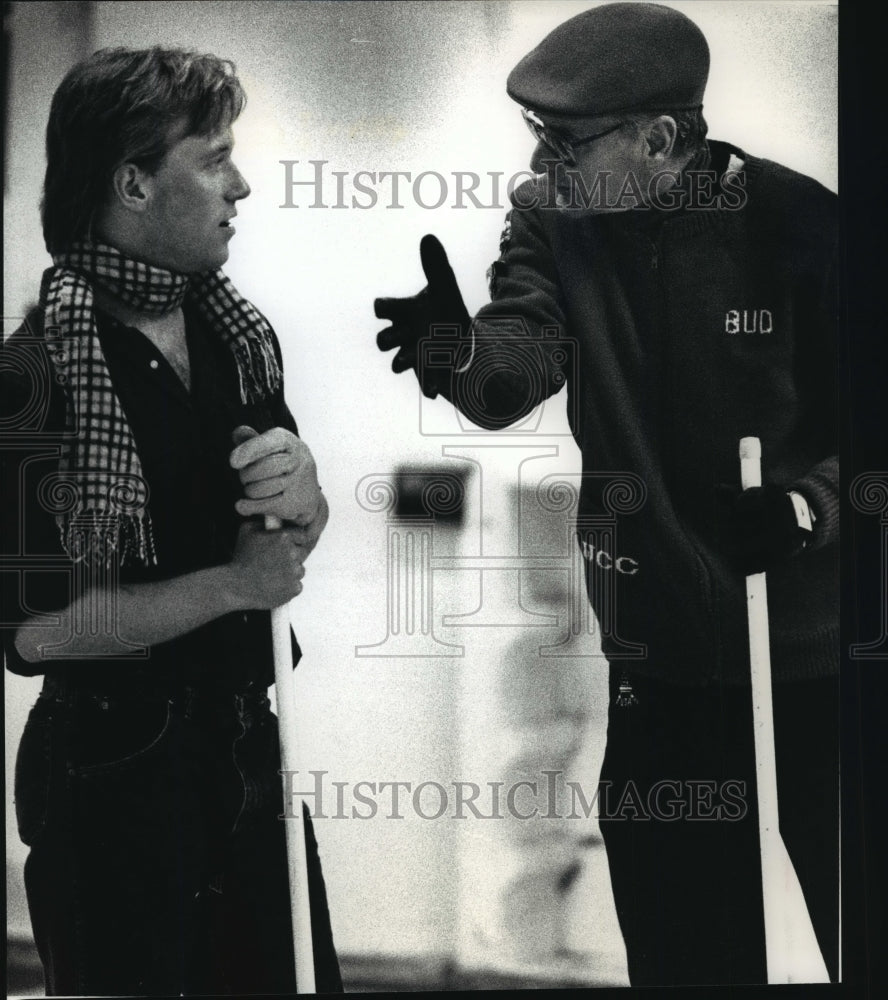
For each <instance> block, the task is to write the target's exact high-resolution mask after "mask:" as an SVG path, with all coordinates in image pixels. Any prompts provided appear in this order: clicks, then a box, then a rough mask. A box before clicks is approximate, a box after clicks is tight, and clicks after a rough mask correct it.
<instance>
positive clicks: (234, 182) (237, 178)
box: [228, 164, 250, 201]
mask: <svg viewBox="0 0 888 1000" xmlns="http://www.w3.org/2000/svg"><path fill="white" fill-rule="evenodd" d="M232 169H233V171H234V175H233V177H232V179H231V186H230V188H229V193H228V197H229V198H230V199H231V201H240V200H241V198H246V197H247V196H248V195H249V193H250V185H249V184H247V181H246V178H245V177H244V175H243V174H242V173H241V172H240V171H239V170H238V169H237V167H235V166H234V164H232Z"/></svg>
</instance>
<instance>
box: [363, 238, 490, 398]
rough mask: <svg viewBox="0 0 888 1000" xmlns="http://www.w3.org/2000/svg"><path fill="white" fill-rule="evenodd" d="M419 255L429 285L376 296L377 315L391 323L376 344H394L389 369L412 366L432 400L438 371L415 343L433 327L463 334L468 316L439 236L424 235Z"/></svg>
mask: <svg viewBox="0 0 888 1000" xmlns="http://www.w3.org/2000/svg"><path fill="white" fill-rule="evenodd" d="M419 256H420V260H421V261H422V269H423V272H424V273H425V276H426V281H427V282H428V284H427V285H426V286H425V288H423V289H422V291H421V292H419V293H418V294H417V295H413V296H411V297H410V298H401V299H395V298H389V299H376V301H375V302H374V304H373V308H374V311H375V313H376V315H377V316H378V317H379V318H380V319H387V320H390V321H391V324H392V325H391V326H389V327H386V328H385V329H384V330H380V332H379V333H378V334H377V336H376V343H377V345H378V347H379V349H380V350H381V351H390V350H391V349H392V348H393V347H397V348H398V353H397V354H396V355H395V357H394V359H393V360H392V371H393V372H395V373H400V372H404V371H407V370H408V369H409V368H413V369H414V371H415V372H416V377H417V378H418V379H419V384H420V387H421V388H422V391H423V393H424V394H425V395H426V396H429V397H431V398H432V399H434V398H435V396H437V395H438V392H439V391H440V382H439V378H440V374H439V378H436V372H435V370H434V368H430V367H429V366H427V365H424V364H423V363H422V359H421V358H420V357H419V356H418V347H417V345H418V342H419V341H420V340H422V339H423V338H426V337H430V336H431V333H432V328H433V327H457V328H458V329H459V331H460V333H461V334H465V332H466V331H467V330H468V328H469V324H470V322H471V317H470V316H469V312H468V310H467V309H466V306H465V303H464V302H463V297H462V294H461V293H460V290H459V286H458V285H457V283H456V277H455V276H454V274H453V269H452V268H451V266H450V263H449V261H448V260H447V254H446V252H445V250H444V247H443V246H441V243H440V241H439V240H438V238H437V237H435V236H431V235H428V236H424V237H423V238H422V240H421V241H420V244H419Z"/></svg>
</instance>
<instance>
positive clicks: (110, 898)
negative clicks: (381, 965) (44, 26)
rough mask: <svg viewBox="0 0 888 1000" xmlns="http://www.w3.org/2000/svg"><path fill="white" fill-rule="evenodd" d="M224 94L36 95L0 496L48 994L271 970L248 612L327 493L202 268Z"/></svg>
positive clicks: (23, 802) (271, 767)
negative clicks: (40, 274)
mask: <svg viewBox="0 0 888 1000" xmlns="http://www.w3.org/2000/svg"><path fill="white" fill-rule="evenodd" d="M243 103H244V93H243V90H242V88H241V85H240V83H239V82H238V79H237V77H236V76H235V73H234V67H233V66H232V64H231V63H229V62H227V61H225V60H220V59H217V58H216V57H214V56H206V55H199V54H196V53H191V52H185V51H181V50H167V49H161V48H153V49H147V50H141V51H135V50H128V49H108V50H103V51H100V52H97V53H96V54H95V55H93V56H92V57H90V58H89V59H87V60H85V61H84V62H82V63H80V64H79V65H77V66H75V67H74V68H73V69H72V70H71V71H70V72H69V73H68V75H67V76H66V77H65V79H64V80H63V81H62V83H61V85H60V86H59V88H58V90H57V91H56V94H55V96H54V99H53V103H52V108H51V111H50V118H49V126H48V130H47V161H48V162H47V171H46V183H45V189H44V199H43V204H42V218H43V229H44V235H45V239H46V246H47V249H48V250H49V252H50V254H51V255H52V260H53V266H52V268H50V269H49V270H48V271H47V272H46V273H45V275H44V278H43V283H42V287H41V290H40V301H39V305H38V307H37V308H36V309H34V310H33V311H32V312H31V314H30V315H29V316H28V318H27V321H26V323H25V324H24V326H23V327H22V328H21V329H20V330H19V331H18V332H17V333H16V334H15V335H13V337H12V338H11V339H10V340H9V341H8V342H7V343H6V344H5V345H4V352H3V353H4V365H3V369H4V371H3V398H4V407H5V408H6V417H7V419H6V421H5V423H4V428H5V433H4V460H5V466H6V467H5V470H4V477H3V478H4V490H5V493H6V495H5V497H4V508H3V509H4V535H5V540H4V553H6V554H7V555H10V554H14V555H15V554H17V555H18V556H19V557H20V558H17V559H16V560H14V561H13V562H12V563H9V564H8V571H7V572H6V573H5V574H4V585H5V591H4V608H5V610H4V621H5V622H9V621H12V622H13V623H15V626H14V628H13V629H11V630H9V633H8V635H7V639H8V640H9V641H8V642H7V643H6V654H7V663H8V666H9V667H10V668H11V669H12V670H14V671H17V672H19V673H25V674H35V673H43V674H44V675H45V677H44V683H43V689H42V691H41V694H40V697H39V699H38V701H37V704H36V705H35V706H34V708H33V710H32V712H31V715H30V717H29V719H28V722H27V726H26V729H25V733H24V736H23V739H22V743H21V747H20V749H19V754H18V759H17V768H16V808H17V815H18V822H19V830H20V834H21V836H22V839H23V840H24V841H25V843H26V844H28V845H29V846H30V848H31V850H30V854H29V856H28V860H27V864H26V870H25V884H26V888H27V893H28V903H29V907H30V911H31V918H32V923H33V928H34V935H35V939H36V942H37V946H38V949H39V952H40V956H41V959H42V961H43V964H44V969H45V974H46V984H47V992H48V993H49V994H51V995H52V994H101V995H116V996H119V995H124V994H169V995H180V994H183V993H184V994H196V993H231V994H237V995H247V994H252V993H286V992H292V991H293V989H294V985H295V984H294V959H293V947H292V937H291V930H290V917H289V913H290V910H289V883H288V877H287V863H286V849H285V837H284V833H285V831H284V826H283V822H282V821H281V818H280V817H281V813H282V811H283V810H282V808H281V806H282V795H281V783H280V777H279V775H278V773H277V772H278V768H279V766H280V765H279V756H278V745H277V741H278V735H277V720H276V719H275V717H274V716H273V715H272V714H271V712H270V710H269V702H268V698H267V697H266V691H267V688H268V686H269V684H271V683H272V682H273V679H274V670H273V658H272V651H271V639H270V626H269V612H268V609H270V608H273V607H276V606H278V605H280V604H282V603H284V602H286V601H288V600H290V599H291V598H293V597H294V596H296V595H297V594H298V593H299V592H300V591H301V589H302V578H303V575H304V566H303V564H304V561H305V559H306V557H307V556H308V555H309V553H310V552H311V550H312V548H313V547H314V545H315V544H316V542H317V541H318V538H319V536H320V534H321V531H322V530H323V528H324V526H325V524H326V520H327V506H326V501H325V500H324V497H323V494H322V493H321V492H320V489H319V487H318V483H317V477H316V472H315V467H314V462H313V459H312V457H311V454H310V452H309V450H308V449H307V448H306V446H305V445H304V444H303V443H302V442H301V441H300V440H299V438H298V437H297V434H296V425H295V423H294V421H293V418H292V416H291V415H290V412H289V410H288V409H287V406H286V403H285V401H284V394H283V374H282V369H281V353H280V349H279V346H278V342H277V339H276V337H275V335H274V332H273V331H272V329H271V327H270V326H269V324H268V322H267V321H266V319H265V318H264V317H263V316H262V314H261V313H260V312H259V311H258V310H257V309H256V308H255V307H254V306H252V305H251V304H250V303H249V302H247V301H246V300H245V299H243V298H242V297H241V296H240V295H239V294H238V292H237V290H236V289H235V288H234V286H233V285H232V284H231V282H230V281H229V280H228V278H227V277H226V276H225V275H224V273H223V272H222V271H221V270H220V267H221V266H222V265H223V264H224V263H225V261H226V260H227V259H228V248H229V243H230V241H231V238H232V236H233V235H234V232H235V230H234V227H233V226H232V225H231V220H232V219H233V218H234V216H235V215H236V214H237V203H238V202H239V201H240V200H241V199H243V198H245V197H246V196H247V195H248V194H249V193H250V189H249V186H248V185H247V183H246V181H245V180H244V178H243V177H242V176H241V174H240V173H239V171H238V169H237V167H236V166H235V165H234V162H233V161H232V147H233V137H232V125H233V123H234V121H235V119H236V118H237V116H238V114H239V113H240V111H241V109H242V106H243ZM32 404H33V405H32ZM264 515H274V517H276V518H277V519H279V520H280V521H282V522H283V527H282V528H281V529H280V530H276V531H266V530H265V529H264V520H263V516H264ZM308 833H309V836H308V842H309V868H310V879H309V880H310V889H311V895H312V900H311V902H312V910H313V929H314V941H315V955H316V965H317V982H318V987H319V989H322V990H339V989H341V982H340V978H339V972H338V964H337V959H336V954H335V951H334V947H333V941H332V935H331V930H330V923H329V916H328V913H327V903H326V896H325V890H324V883H323V877H322V874H321V869H320V863H319V861H318V857H317V847H316V844H315V842H314V838H313V836H312V835H311V830H310V827H309V830H308Z"/></svg>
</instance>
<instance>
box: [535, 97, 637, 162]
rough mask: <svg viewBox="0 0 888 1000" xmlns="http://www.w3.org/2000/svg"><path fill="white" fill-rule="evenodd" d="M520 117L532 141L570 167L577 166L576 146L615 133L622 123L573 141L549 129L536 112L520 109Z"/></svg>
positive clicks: (555, 130)
mask: <svg viewBox="0 0 888 1000" xmlns="http://www.w3.org/2000/svg"><path fill="white" fill-rule="evenodd" d="M521 115H522V117H523V118H524V122H525V124H526V125H527V127H528V129H530V134H531V135H532V136H533V137H534V139H536V140H537V142H541V143H542V144H543V145H544V146H548V147H549V149H551V150H552V152H553V153H554V154H555V155H556V156H557V157H558V158H559V159H560V160H563V161H564V162H565V163H566V164H568V166H572V167H575V166H576V165H577V157H576V152H575V150H576V149H577V147H578V146H585V145H588V143H590V142H595V140H596V139H601V138H602V137H603V136H606V135H610V134H611V132H616V131H617V129H618V128H621V127H622V125H623V123H622V122H617V124H616V125H611V127H610V128H606V129H605V130H604V131H603V132H596V133H595V135H587V136H584V137H583V138H582V139H574V138H569V137H568V136H566V135H565V134H564V133H563V132H559V131H558V130H557V129H553V128H550V127H549V126H548V125H546V124H545V122H543V120H542V119H541V118H540V117H539V116H538V115H537V114H536V112H534V111H531V110H530V109H529V108H522V109H521Z"/></svg>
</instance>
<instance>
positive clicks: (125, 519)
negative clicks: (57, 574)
mask: <svg viewBox="0 0 888 1000" xmlns="http://www.w3.org/2000/svg"><path fill="white" fill-rule="evenodd" d="M56 525H57V527H58V529H59V537H60V539H61V542H62V548H63V549H64V550H65V552H66V553H67V555H68V557H69V558H70V559H71V560H72V562H75V563H85V564H87V565H90V566H107V565H108V564H109V563H110V562H111V561H112V559H115V558H116V561H117V564H118V565H119V566H127V565H131V564H133V563H140V564H141V565H143V566H156V565H157V552H156V550H155V547H154V528H153V525H152V523H151V515H150V513H149V512H148V511H147V510H139V511H133V512H132V513H129V514H120V513H111V514H109V513H108V512H107V511H104V510H96V509H89V510H88V509H85V508H84V509H75V510H74V511H73V512H66V513H65V514H57V515H56Z"/></svg>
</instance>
